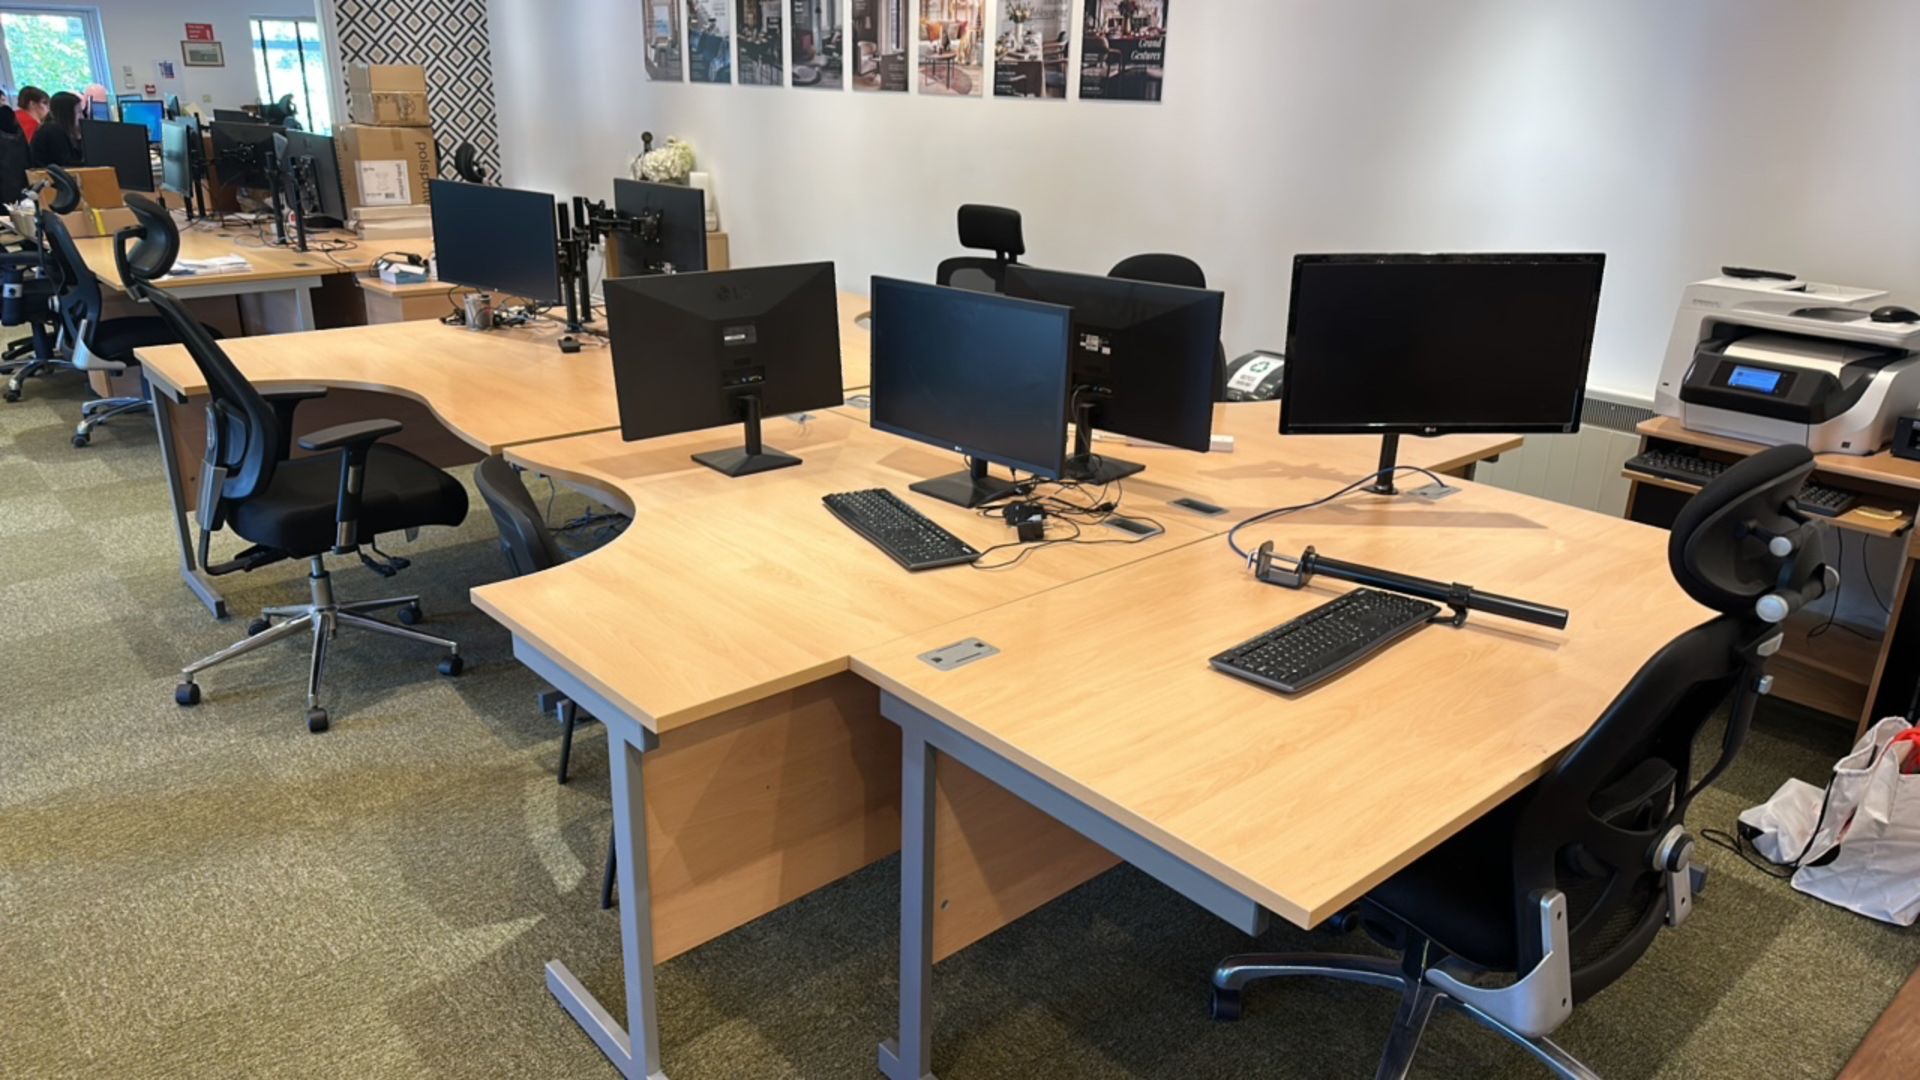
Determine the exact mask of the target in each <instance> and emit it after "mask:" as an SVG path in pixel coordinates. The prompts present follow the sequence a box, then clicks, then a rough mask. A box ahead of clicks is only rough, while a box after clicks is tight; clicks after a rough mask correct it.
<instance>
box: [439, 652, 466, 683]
mask: <svg viewBox="0 0 1920 1080" xmlns="http://www.w3.org/2000/svg"><path fill="white" fill-rule="evenodd" d="M466 669H467V662H466V661H465V660H463V659H461V658H460V657H458V656H449V657H447V658H446V659H445V660H442V661H440V674H442V675H445V676H447V677H448V678H452V677H453V676H455V675H458V674H460V673H461V672H462V671H465V670H466Z"/></svg>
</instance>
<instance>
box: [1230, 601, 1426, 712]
mask: <svg viewBox="0 0 1920 1080" xmlns="http://www.w3.org/2000/svg"><path fill="white" fill-rule="evenodd" d="M1438 614H1440V609H1439V607H1437V606H1436V605H1433V604H1429V603H1427V602H1426V601H1425V600H1415V599H1414V598H1413V597H1410V596H1402V595H1400V594H1399V593H1390V592H1381V591H1379V590H1377V589H1355V590H1353V591H1352V592H1350V593H1347V594H1346V595H1345V596H1341V597H1338V598H1337V599H1333V600H1329V601H1327V602H1326V603H1324V604H1321V605H1320V606H1319V607H1317V608H1314V609H1313V610H1312V611H1309V612H1307V613H1306V614H1305V615H1302V616H1300V617H1299V618H1297V619H1294V620H1293V621H1291V622H1286V623H1282V624H1280V625H1279V626H1276V627H1274V628H1273V629H1271V630H1269V631H1267V632H1266V633H1264V634H1261V635H1260V636H1259V637H1257V638H1253V639H1252V640H1250V641H1243V642H1241V643H1240V644H1238V645H1235V646H1234V647H1233V648H1231V649H1228V650H1227V651H1226V652H1223V653H1221V654H1220V655H1219V656H1216V657H1214V658H1213V659H1211V660H1209V661H1207V662H1208V663H1210V664H1212V665H1213V666H1214V667H1216V668H1218V669H1219V670H1221V671H1224V672H1226V673H1227V674H1229V675H1235V676H1238V677H1240V678H1242V679H1246V680H1247V681H1248V682H1256V683H1259V684H1260V685H1261V686H1270V687H1272V688H1273V689H1275V690H1278V691H1280V692H1281V693H1285V694H1295V693H1299V692H1300V691H1302V690H1305V689H1306V688H1308V687H1310V686H1312V685H1313V684H1315V683H1317V682H1320V681H1322V680H1324V679H1328V678H1331V677H1333V676H1334V675H1337V674H1339V673H1340V672H1342V671H1344V670H1346V669H1347V668H1350V667H1352V666H1353V665H1355V664H1357V663H1359V662H1360V661H1362V660H1365V659H1366V658H1367V657H1368V656H1370V655H1372V654H1373V653H1375V652H1378V651H1379V650H1380V649H1382V648H1385V647H1386V646H1387V645H1389V644H1391V643H1392V642H1394V641H1395V640H1397V639H1399V638H1401V637H1403V636H1405V635H1406V634H1409V633H1411V632H1413V631H1414V630H1417V629H1419V628H1420V627H1422V626H1425V625H1426V624H1427V623H1429V622H1431V621H1432V620H1433V618H1434V616H1436V615H1438Z"/></svg>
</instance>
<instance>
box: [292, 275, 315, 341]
mask: <svg viewBox="0 0 1920 1080" xmlns="http://www.w3.org/2000/svg"><path fill="white" fill-rule="evenodd" d="M293 328H294V329H295V330H297V331H298V330H311V329H313V290H312V289H310V288H307V287H305V286H301V287H299V288H296V289H294V290H293Z"/></svg>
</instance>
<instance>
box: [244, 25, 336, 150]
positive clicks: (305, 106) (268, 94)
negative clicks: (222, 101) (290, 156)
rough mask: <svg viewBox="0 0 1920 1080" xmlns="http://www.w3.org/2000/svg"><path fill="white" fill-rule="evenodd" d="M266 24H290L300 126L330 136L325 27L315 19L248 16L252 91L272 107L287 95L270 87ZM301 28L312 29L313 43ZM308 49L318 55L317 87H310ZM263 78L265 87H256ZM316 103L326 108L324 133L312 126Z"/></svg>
mask: <svg viewBox="0 0 1920 1080" xmlns="http://www.w3.org/2000/svg"><path fill="white" fill-rule="evenodd" d="M268 23H291V24H293V27H294V32H293V47H294V55H295V57H296V58H297V60H298V64H297V67H298V69H299V72H300V96H301V98H302V108H301V113H300V118H299V119H300V123H301V124H302V125H303V126H305V128H306V130H308V131H310V132H312V133H314V134H316V135H331V134H332V133H333V129H334V127H336V126H337V122H336V121H335V119H334V115H333V113H334V104H335V103H334V99H333V97H332V93H331V90H332V88H331V86H329V85H327V84H326V83H327V82H328V79H327V72H329V71H330V70H331V69H330V68H328V67H327V28H326V24H325V23H324V22H323V21H322V20H321V19H320V18H319V17H318V16H317V15H315V16H305V15H249V16H248V17H247V53H248V56H247V63H248V64H249V66H252V67H253V68H254V83H255V85H254V91H255V92H256V93H258V94H259V95H260V104H261V105H263V106H264V105H271V104H273V103H274V102H276V101H278V100H280V98H281V97H282V96H283V95H285V94H286V93H287V92H288V90H287V88H285V87H275V86H273V85H272V83H273V65H272V64H271V63H270V62H268V57H269V51H268V46H267V24H268ZM303 25H311V26H312V27H313V40H312V41H311V42H309V41H308V40H307V39H306V37H305V36H304V35H303V34H302V33H301V27H302V26H303ZM309 45H311V46H312V47H313V48H314V49H315V50H317V52H318V54H319V55H318V60H319V71H320V72H321V78H322V85H320V86H315V85H313V84H312V82H311V81H310V79H309V77H308V71H309V66H308V59H309V58H308V56H307V49H308V46H309ZM263 76H264V77H265V79H266V82H267V84H268V85H266V86H261V85H259V83H260V80H261V78H262V77H263ZM276 89H277V90H279V93H274V91H275V90H276ZM316 101H323V102H326V104H327V123H326V125H325V129H324V130H322V129H321V127H320V126H319V125H317V124H315V123H314V112H313V103H314V102H316Z"/></svg>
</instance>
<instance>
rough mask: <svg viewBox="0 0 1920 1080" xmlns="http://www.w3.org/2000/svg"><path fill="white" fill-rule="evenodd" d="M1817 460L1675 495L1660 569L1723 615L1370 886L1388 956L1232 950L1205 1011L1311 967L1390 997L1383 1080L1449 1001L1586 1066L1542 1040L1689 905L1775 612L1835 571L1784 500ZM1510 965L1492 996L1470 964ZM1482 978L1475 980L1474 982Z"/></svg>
mask: <svg viewBox="0 0 1920 1080" xmlns="http://www.w3.org/2000/svg"><path fill="white" fill-rule="evenodd" d="M1812 471H1813V456H1812V455H1811V454H1810V453H1808V452H1807V450H1806V448H1805V447H1799V446H1783V447H1776V448H1774V449H1772V450H1769V451H1766V452H1764V453H1761V454H1757V455H1754V456H1753V457H1751V458H1748V459H1747V460H1745V461H1743V462H1741V463H1739V464H1737V465H1735V466H1734V467H1732V468H1730V469H1728V470H1727V471H1726V473H1725V474H1723V475H1722V476H1721V477H1720V478H1719V479H1717V480H1715V481H1714V482H1713V483H1712V484H1710V485H1708V486H1707V487H1706V488H1705V489H1704V490H1703V491H1701V492H1700V494H1698V495H1697V496H1695V497H1694V499H1693V500H1692V501H1691V502H1689V503H1688V504H1687V505H1686V507H1685V508H1683V510H1682V512H1681V514H1680V515H1679V517H1678V519H1677V520H1676V521H1675V522H1674V526H1673V534H1672V537H1671V539H1670V541H1669V545H1668V562H1669V564H1670V567H1671V569H1672V571H1673V575H1674V577H1675V578H1676V579H1677V580H1678V581H1679V583H1680V585H1681V587H1682V588H1683V589H1684V590H1686V592H1687V593H1688V594H1689V595H1690V596H1692V597H1693V598H1694V599H1695V600H1697V601H1699V602H1700V603H1701V604H1703V605H1705V606H1706V607H1709V608H1712V609H1714V610H1716V611H1719V612H1721V614H1720V615H1718V616H1717V617H1715V618H1713V619H1711V620H1709V621H1708V622H1706V623H1703V624H1702V625H1700V626H1698V627H1695V628H1694V629H1692V630H1689V631H1687V632H1686V633H1685V634H1682V635H1680V636H1679V637H1678V638H1675V639H1674V640H1673V641H1672V642H1671V643H1669V644H1668V645H1667V646H1666V647H1665V648H1663V649H1661V650H1660V652H1659V653H1657V654H1655V656H1654V657H1653V658H1652V659H1651V660H1649V661H1647V663H1646V664H1645V665H1644V666H1643V667H1642V668H1641V669H1640V671H1639V672H1638V673H1636V674H1635V675H1634V677H1633V680H1632V681H1631V682H1630V683H1628V684H1627V687H1626V689H1624V690H1623V691H1621V693H1620V696H1619V697H1617V698H1615V699H1614V701H1613V703H1612V704H1611V705H1609V706H1608V708H1607V711H1606V713H1605V714H1604V715H1602V716H1601V717H1600V720H1599V723H1597V724H1595V725H1594V727H1593V729H1592V730H1591V731H1589V732H1588V733H1587V735H1586V737H1585V738H1584V739H1582V740H1581V741H1580V742H1579V743H1578V744H1577V745H1575V746H1574V747H1573V749H1571V750H1569V751H1568V752H1567V754H1566V756H1565V757H1563V758H1562V759H1561V760H1560V762H1559V764H1558V765H1557V766H1555V768H1554V770H1553V771H1552V772H1550V773H1548V774H1547V775H1546V776H1545V777H1544V778H1542V779H1541V780H1539V781H1538V782H1536V783H1535V784H1533V786H1531V787H1529V788H1527V789H1526V790H1524V791H1522V792H1520V793H1519V794H1517V795H1515V796H1514V797H1513V798H1511V799H1509V800H1507V801H1506V802H1505V803H1503V804H1502V805H1500V806H1499V807H1497V808H1495V809H1494V810H1493V811H1492V812H1491V813H1489V814H1487V815H1486V816H1485V817H1483V818H1482V819H1480V820H1479V821H1477V822H1475V823H1474V824H1472V825H1470V826H1468V827H1467V828H1466V829H1465V830H1463V831H1462V832H1460V833H1459V834H1458V835H1456V836H1454V837H1453V838H1451V839H1449V840H1447V841H1446V842H1444V843H1442V844H1441V845H1440V846H1439V847H1438V848H1436V849H1434V850H1433V851H1432V852H1430V853H1428V854H1427V855H1425V856H1423V857H1422V858H1420V859H1419V860H1418V861H1417V862H1415V863H1414V864H1413V865H1411V866H1409V867H1407V868H1406V869H1405V870H1403V871H1401V872H1400V873H1399V874H1397V875H1395V876H1394V877H1392V878H1390V879H1389V880H1388V881H1386V882H1385V883H1384V884H1382V885H1381V886H1379V887H1378V888H1376V889H1375V890H1374V891H1373V892H1372V893H1370V894H1369V895H1368V896H1367V897H1366V899H1365V900H1363V901H1361V903H1360V906H1359V907H1358V908H1357V909H1356V910H1355V911H1353V912H1349V913H1347V914H1346V915H1345V916H1343V917H1342V923H1341V925H1345V926H1351V925H1354V924H1358V925H1360V926H1362V927H1364V928H1365V929H1366V930H1367V931H1368V933H1369V934H1371V935H1372V936H1374V937H1376V938H1377V939H1379V940H1381V941H1382V942H1384V943H1385V944H1387V945H1388V946H1389V947H1392V948H1394V949H1396V950H1398V951H1399V952H1400V953H1401V960H1400V962H1399V963H1398V964H1396V963H1394V962H1392V961H1386V960H1376V959H1373V958H1367V957H1356V956H1344V955H1335V954H1301V955H1294V956H1243V957H1234V958H1231V959H1229V960H1227V961H1225V962H1224V963H1222V964H1221V965H1220V967H1219V968H1218V969H1217V970H1216V971H1215V972H1214V976H1213V985H1214V1014H1215V1016H1216V1017H1218V1018H1221V1019H1236V1018H1238V1016H1239V1013H1240V991H1241V990H1242V988H1244V987H1245V986H1246V985H1247V984H1248V983H1250V982H1254V981H1256V980H1260V979H1266V978H1272V977H1278V976H1302V975H1313V976H1323V977H1328V978H1335V979H1343V980H1347V981H1351V982H1361V983H1368V984H1371V985H1376V986H1384V987H1388V988H1391V989H1396V990H1399V991H1400V992H1401V995H1402V999H1401V1005H1400V1010H1399V1014H1398V1015H1397V1017H1396V1018H1395V1020H1394V1026H1393V1032H1392V1035H1391V1037H1390V1039H1389V1041H1388V1044H1387V1049H1386V1052H1385V1054H1384V1056H1383V1057H1382V1059H1381V1061H1380V1066H1379V1071H1378V1073H1377V1076H1379V1077H1392V1078H1397V1077H1403V1076H1405V1075H1406V1073H1407V1069H1408V1067H1409V1065H1410V1064H1411V1062H1412V1059H1413V1055H1414V1051H1415V1050H1416V1049H1417V1047H1418V1045H1419V1041H1420V1037H1421V1034H1422V1032H1423V1031H1424V1030H1425V1028H1426V1024H1427V1020H1428V1018H1429V1016H1431V1014H1432V1012H1433V1009H1434V1006H1436V1005H1439V1004H1445V1005H1449V1006H1451V1007H1453V1008H1455V1009H1457V1010H1459V1011H1461V1012H1464V1013H1465V1014H1467V1015H1468V1016H1470V1017H1472V1018H1473V1019H1474V1020H1476V1021H1478V1022H1479V1023H1481V1024H1482V1025H1484V1026H1486V1027H1488V1028H1490V1029H1492V1030H1493V1031H1495V1032H1496V1033H1498V1034H1500V1035H1501V1036H1503V1037H1505V1038H1506V1039H1508V1040H1510V1041H1512V1042H1514V1043H1516V1044H1517V1045H1519V1046H1520V1047H1522V1048H1523V1049H1525V1050H1527V1051H1528V1052H1530V1053H1531V1054H1533V1055H1534V1057H1536V1058H1537V1059H1538V1060H1539V1061H1540V1062H1542V1063H1543V1064H1545V1065H1546V1066H1547V1067H1548V1068H1549V1069H1550V1070H1551V1071H1552V1072H1553V1073H1555V1074H1556V1075H1558V1076H1561V1077H1567V1078H1573V1080H1589V1078H1592V1077H1593V1076H1594V1074H1593V1073H1592V1072H1591V1071H1590V1070H1588V1069H1587V1068H1586V1067H1585V1066H1583V1065H1581V1064H1580V1063H1579V1062H1578V1061H1577V1060H1575V1059H1574V1058H1573V1057H1572V1056H1571V1055H1569V1054H1568V1053H1567V1052H1566V1051H1565V1050H1562V1049H1561V1048H1560V1047H1558V1046H1556V1045H1554V1044H1553V1043H1552V1042H1550V1041H1549V1040H1548V1039H1547V1038H1546V1036H1547V1035H1548V1034H1550V1033H1551V1032H1552V1031H1553V1030H1554V1029H1555V1028H1557V1027H1558V1026H1559V1025H1560V1024H1561V1022H1562V1021H1564V1020H1565V1019H1566V1018H1567V1017H1568V1016H1569V1015H1571V1013H1572V1009H1573V1006H1574V1004H1575V1003H1577V1002H1580V1001H1583V1000H1585V999H1586V998H1589V997H1591V996H1592V995H1594V994H1595V993H1597V992H1599V991H1600V990H1602V989H1604V988H1605V987H1606V986H1608V985H1609V984H1610V983H1612V982H1613V981H1614V980H1615V979H1617V978H1619V977H1620V976H1621V975H1623V974H1625V973H1626V971H1627V969H1628V968H1630V967H1632V966H1633V964H1634V963H1635V961H1637V960H1638V959H1639V958H1640V956H1641V954H1642V953H1644V952H1645V951H1646V950H1647V948H1648V946H1649V945H1651V944H1652V942H1653V939H1654V937H1655V936H1656V935H1657V934H1658V933H1659V931H1660V928H1661V927H1663V926H1678V925H1679V924H1680V923H1681V922H1682V921H1684V920H1685V918H1686V916H1687V914H1688V913H1689V912H1690V911H1691V910H1692V905H1693V891H1694V890H1695V889H1696V888H1697V887H1699V885H1700V884H1702V883H1703V882H1704V877H1705V872H1704V871H1696V870H1695V869H1694V868H1693V866H1692V864H1691V854H1692V850H1693V840H1692V838H1691V837H1690V836H1688V835H1687V832H1686V828H1685V816H1686V811H1687V806H1688V804H1689V803H1690V802H1691V801H1692V799H1693V797H1694V796H1695V795H1697V794H1698V793H1699V792H1700V791H1701V790H1702V789H1704V788H1705V787H1706V786H1707V785H1708V784H1710V783H1712V782H1713V781H1714V780H1715V779H1717V778H1718V777H1719V775H1720V773H1721V772H1722V771H1723V770H1724V769H1725V768H1726V767H1727V765H1728V764H1729V763H1731V761H1732V760H1733V758H1734V756H1735V755H1736V754H1738V752H1739V750H1740V747H1741V745H1742V744H1743V743H1744V741H1745V739H1746V735H1747V731H1748V728H1749V725H1750V724H1751V722H1752V719H1753V710H1754V705H1755V703H1756V702H1757V700H1758V698H1759V696H1760V695H1762V694H1765V693H1766V692H1767V690H1768V689H1769V687H1770V683H1771V680H1770V679H1769V678H1768V677H1767V676H1766V675H1765V674H1764V671H1763V668H1764V665H1765V663H1766V660H1767V658H1768V657H1770V656H1772V655H1773V653H1774V652H1775V651H1777V650H1778V648H1779V646H1780V641H1781V632H1780V629H1779V627H1778V626H1777V625H1774V624H1776V623H1778V622H1779V621H1780V620H1781V619H1784V618H1785V617H1786V615H1787V614H1789V613H1791V611H1792V610H1793V609H1794V608H1796V607H1799V606H1804V604H1806V603H1810V602H1812V601H1813V600H1814V599H1817V598H1818V597H1819V595H1820V594H1821V591H1823V590H1824V589H1827V588H1831V587H1833V586H1834V584H1835V582H1836V580H1837V579H1836V578H1835V577H1834V576H1833V574H1832V572H1831V571H1830V570H1829V569H1828V568H1827V567H1826V565H1825V563H1824V555H1823V552H1822V544H1821V535H1822V534H1821V532H1820V527H1819V526H1818V525H1817V524H1815V523H1813V522H1812V521H1810V520H1809V519H1808V518H1807V517H1806V516H1805V515H1803V514H1801V513H1800V512H1799V511H1798V510H1797V508H1796V507H1795V506H1794V505H1793V502H1792V500H1793V496H1794V493H1795V492H1797V491H1798V490H1799V488H1800V486H1801V484H1802V483H1803V482H1805V480H1806V478H1807V477H1808V475H1809V474H1811V473H1812ZM1729 698H1732V710H1731V716H1730V718H1729V720H1728V722H1727V730H1726V735H1725V738H1724V740H1723V741H1722V744H1721V752H1720V757H1719V760H1718V761H1717V762H1716V763H1715V764H1714V765H1713V766H1712V767H1711V768H1709V769H1708V770H1707V771H1706V773H1705V774H1704V775H1703V776H1702V777H1701V778H1700V779H1699V780H1697V781H1693V780H1691V776H1692V770H1691V766H1692V762H1691V760H1690V758H1691V752H1692V749H1693V743H1694V739H1695V736H1696V735H1697V734H1698V733H1699V731H1700V729H1701V728H1702V727H1704V726H1705V725H1706V724H1707V723H1708V722H1709V721H1710V720H1712V719H1713V718H1714V717H1715V716H1716V715H1718V714H1719V712H1720V710H1721V707H1722V706H1723V705H1724V704H1726V703H1727V701H1728V699H1729ZM1475 971H1483V972H1484V971H1494V972H1514V973H1518V979H1517V981H1515V982H1513V983H1511V984H1510V985H1507V986H1504V987H1501V988H1498V989H1492V988H1487V987H1485V986H1484V985H1474V984H1471V983H1469V982H1467V981H1465V977H1466V976H1467V975H1469V974H1471V973H1473V972H1475ZM1476 981H1477V980H1476Z"/></svg>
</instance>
